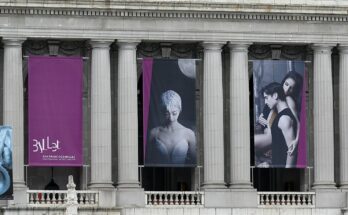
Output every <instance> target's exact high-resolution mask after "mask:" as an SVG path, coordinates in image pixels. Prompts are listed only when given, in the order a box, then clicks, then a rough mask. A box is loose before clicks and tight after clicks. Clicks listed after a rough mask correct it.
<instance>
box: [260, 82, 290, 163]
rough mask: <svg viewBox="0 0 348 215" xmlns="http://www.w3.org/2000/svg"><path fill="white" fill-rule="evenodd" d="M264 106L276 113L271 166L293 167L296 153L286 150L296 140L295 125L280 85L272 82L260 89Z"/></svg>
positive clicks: (272, 127)
mask: <svg viewBox="0 0 348 215" xmlns="http://www.w3.org/2000/svg"><path fill="white" fill-rule="evenodd" d="M262 92H263V96H264V99H265V104H266V105H267V106H268V107H269V108H270V109H273V110H274V111H275V112H277V113H278V114H277V116H276V117H275V119H274V121H273V123H272V126H271V135H272V146H271V148H272V166H273V167H285V168H290V167H295V166H296V158H297V153H293V154H292V155H291V154H290V153H288V148H289V146H290V144H291V142H292V141H294V140H295V138H296V131H297V123H296V118H295V116H294V115H293V114H292V112H291V110H290V108H289V106H288V104H287V103H286V100H285V97H286V96H285V94H284V89H283V87H282V85H281V84H279V83H276V82H273V83H270V84H268V85H267V86H265V87H264V88H263V89H262Z"/></svg>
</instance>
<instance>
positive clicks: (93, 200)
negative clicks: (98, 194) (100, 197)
mask: <svg viewBox="0 0 348 215" xmlns="http://www.w3.org/2000/svg"><path fill="white" fill-rule="evenodd" d="M94 195H95V193H92V194H91V203H92V204H96V202H95V196H94Z"/></svg>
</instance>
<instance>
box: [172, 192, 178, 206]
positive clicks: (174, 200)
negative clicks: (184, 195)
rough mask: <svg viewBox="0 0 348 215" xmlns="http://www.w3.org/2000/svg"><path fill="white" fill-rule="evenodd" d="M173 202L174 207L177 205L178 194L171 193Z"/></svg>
mask: <svg viewBox="0 0 348 215" xmlns="http://www.w3.org/2000/svg"><path fill="white" fill-rule="evenodd" d="M173 198H174V199H173V202H174V205H178V204H179V199H178V194H177V193H173Z"/></svg>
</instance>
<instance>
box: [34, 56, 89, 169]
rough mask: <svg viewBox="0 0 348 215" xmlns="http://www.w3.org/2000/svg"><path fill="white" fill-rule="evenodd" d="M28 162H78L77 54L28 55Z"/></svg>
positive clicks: (79, 70) (79, 74)
mask: <svg viewBox="0 0 348 215" xmlns="http://www.w3.org/2000/svg"><path fill="white" fill-rule="evenodd" d="M28 67H29V68H28V88H29V97H28V100H29V102H28V103H29V107H28V109H29V144H28V145H29V146H28V152H29V165H31V166H82V164H83V161H82V80H83V79H82V74H83V62H82V58H81V57H45V56H37V57H35V56H31V57H29V66H28Z"/></svg>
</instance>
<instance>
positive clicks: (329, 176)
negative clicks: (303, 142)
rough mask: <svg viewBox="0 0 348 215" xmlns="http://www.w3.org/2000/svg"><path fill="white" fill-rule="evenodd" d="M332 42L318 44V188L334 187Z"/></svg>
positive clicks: (315, 118) (315, 77)
mask: <svg viewBox="0 0 348 215" xmlns="http://www.w3.org/2000/svg"><path fill="white" fill-rule="evenodd" d="M331 48H332V46H330V45H324V44H319V45H314V46H313V50H314V69H313V97H314V98H313V123H314V184H313V188H314V189H334V188H335V182H334V127H333V92H332V71H331V70H332V69H331V68H332V67H331Z"/></svg>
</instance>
